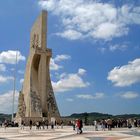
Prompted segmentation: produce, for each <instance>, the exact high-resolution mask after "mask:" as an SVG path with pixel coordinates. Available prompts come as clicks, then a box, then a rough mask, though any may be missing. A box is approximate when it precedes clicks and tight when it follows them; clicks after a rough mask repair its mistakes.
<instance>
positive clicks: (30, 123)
mask: <svg viewBox="0 0 140 140" xmlns="http://www.w3.org/2000/svg"><path fill="white" fill-rule="evenodd" d="M29 125H30V130H31V129H32V125H33V122H32V120H30V122H29Z"/></svg>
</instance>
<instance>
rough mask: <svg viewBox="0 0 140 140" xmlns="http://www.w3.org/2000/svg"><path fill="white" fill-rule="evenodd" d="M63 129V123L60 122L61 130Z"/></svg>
mask: <svg viewBox="0 0 140 140" xmlns="http://www.w3.org/2000/svg"><path fill="white" fill-rule="evenodd" d="M62 128H63V121H61V129H62Z"/></svg>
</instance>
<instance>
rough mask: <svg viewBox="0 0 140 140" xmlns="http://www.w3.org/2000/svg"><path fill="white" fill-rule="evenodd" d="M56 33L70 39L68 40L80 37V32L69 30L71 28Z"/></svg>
mask: <svg viewBox="0 0 140 140" xmlns="http://www.w3.org/2000/svg"><path fill="white" fill-rule="evenodd" d="M56 35H58V36H61V37H63V38H67V39H70V40H77V39H80V38H82V33H80V32H78V31H76V30H71V29H68V30H65V31H64V32H62V33H56Z"/></svg>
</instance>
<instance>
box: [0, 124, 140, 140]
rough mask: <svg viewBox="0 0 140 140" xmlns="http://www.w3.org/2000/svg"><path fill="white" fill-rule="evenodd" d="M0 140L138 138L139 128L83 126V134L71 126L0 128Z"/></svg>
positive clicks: (139, 135)
mask: <svg viewBox="0 0 140 140" xmlns="http://www.w3.org/2000/svg"><path fill="white" fill-rule="evenodd" d="M0 140H140V129H139V128H137V129H136V128H132V129H127V128H123V129H113V130H112V131H108V130H106V131H100V130H99V131H95V130H94V127H93V126H85V127H84V129H83V134H77V133H76V132H75V131H73V129H72V127H70V126H64V127H63V129H61V128H55V129H54V130H51V129H44V130H43V129H42V130H36V129H35V127H33V128H32V130H30V129H29V127H26V128H24V130H21V128H6V130H5V129H4V128H0Z"/></svg>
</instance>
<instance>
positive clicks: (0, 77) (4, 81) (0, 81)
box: [0, 75, 14, 83]
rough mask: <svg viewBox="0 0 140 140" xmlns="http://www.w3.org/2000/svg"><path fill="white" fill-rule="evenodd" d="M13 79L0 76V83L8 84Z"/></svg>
mask: <svg viewBox="0 0 140 140" xmlns="http://www.w3.org/2000/svg"><path fill="white" fill-rule="evenodd" d="M13 79H14V78H13V77H11V76H2V75H0V83H6V82H9V80H13Z"/></svg>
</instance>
